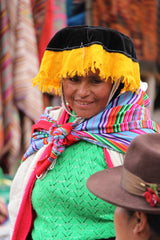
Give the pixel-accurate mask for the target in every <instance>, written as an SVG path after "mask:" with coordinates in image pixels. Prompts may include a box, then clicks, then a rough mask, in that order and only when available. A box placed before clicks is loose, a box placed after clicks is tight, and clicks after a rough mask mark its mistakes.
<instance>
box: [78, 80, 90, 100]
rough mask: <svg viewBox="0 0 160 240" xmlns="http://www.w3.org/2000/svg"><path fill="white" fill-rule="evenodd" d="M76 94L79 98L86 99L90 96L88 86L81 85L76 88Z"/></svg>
mask: <svg viewBox="0 0 160 240" xmlns="http://www.w3.org/2000/svg"><path fill="white" fill-rule="evenodd" d="M78 93H79V95H80V96H81V97H86V96H88V95H89V94H90V88H89V86H88V84H85V83H81V84H80V85H79V87H78Z"/></svg>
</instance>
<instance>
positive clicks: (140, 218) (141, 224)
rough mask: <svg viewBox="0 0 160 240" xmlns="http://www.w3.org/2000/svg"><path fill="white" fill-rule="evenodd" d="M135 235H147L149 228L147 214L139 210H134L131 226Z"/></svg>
mask: <svg viewBox="0 0 160 240" xmlns="http://www.w3.org/2000/svg"><path fill="white" fill-rule="evenodd" d="M133 233H134V234H135V235H141V236H149V234H150V230H149V225H148V221H147V215H146V214H145V213H144V212H141V211H135V224H134V227H133Z"/></svg>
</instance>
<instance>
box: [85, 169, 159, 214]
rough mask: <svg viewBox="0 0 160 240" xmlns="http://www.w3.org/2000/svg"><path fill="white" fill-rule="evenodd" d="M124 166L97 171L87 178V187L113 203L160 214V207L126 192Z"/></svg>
mask: <svg viewBox="0 0 160 240" xmlns="http://www.w3.org/2000/svg"><path fill="white" fill-rule="evenodd" d="M121 172H122V166H120V167H114V168H110V169H106V170H102V171H100V172H97V173H95V174H93V175H92V176H90V177H89V179H88V180H87V188H88V189H89V191H90V192H91V193H93V194H94V195H95V196H97V197H99V198H101V199H102V200H104V201H106V202H109V203H111V204H113V205H116V206H119V207H123V208H127V209H130V210H140V211H144V212H146V213H152V214H160V207H152V206H150V205H149V203H148V202H147V201H146V200H145V198H143V197H140V196H135V195H133V194H130V193H128V192H126V191H125V190H124V189H123V188H122V187H121V185H120V184H121Z"/></svg>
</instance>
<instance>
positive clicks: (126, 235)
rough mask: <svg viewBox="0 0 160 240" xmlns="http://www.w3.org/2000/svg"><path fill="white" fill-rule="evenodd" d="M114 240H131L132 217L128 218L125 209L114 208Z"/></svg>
mask: <svg viewBox="0 0 160 240" xmlns="http://www.w3.org/2000/svg"><path fill="white" fill-rule="evenodd" d="M114 225H115V231H116V240H133V239H134V238H133V237H134V235H133V228H134V215H133V216H129V214H128V212H127V210H126V209H124V208H121V207H116V209H115V212H114Z"/></svg>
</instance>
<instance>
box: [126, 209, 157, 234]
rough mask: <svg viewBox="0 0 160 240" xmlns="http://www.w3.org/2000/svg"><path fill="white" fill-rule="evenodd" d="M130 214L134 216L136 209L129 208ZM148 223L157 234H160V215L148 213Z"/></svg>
mask: <svg viewBox="0 0 160 240" xmlns="http://www.w3.org/2000/svg"><path fill="white" fill-rule="evenodd" d="M126 211H127V213H128V216H129V217H132V216H133V214H134V213H135V211H132V210H127V209H126ZM146 216H147V220H148V224H149V227H150V229H151V230H152V231H153V232H154V233H155V234H156V235H157V236H160V227H159V226H160V215H156V214H150V213H146Z"/></svg>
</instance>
